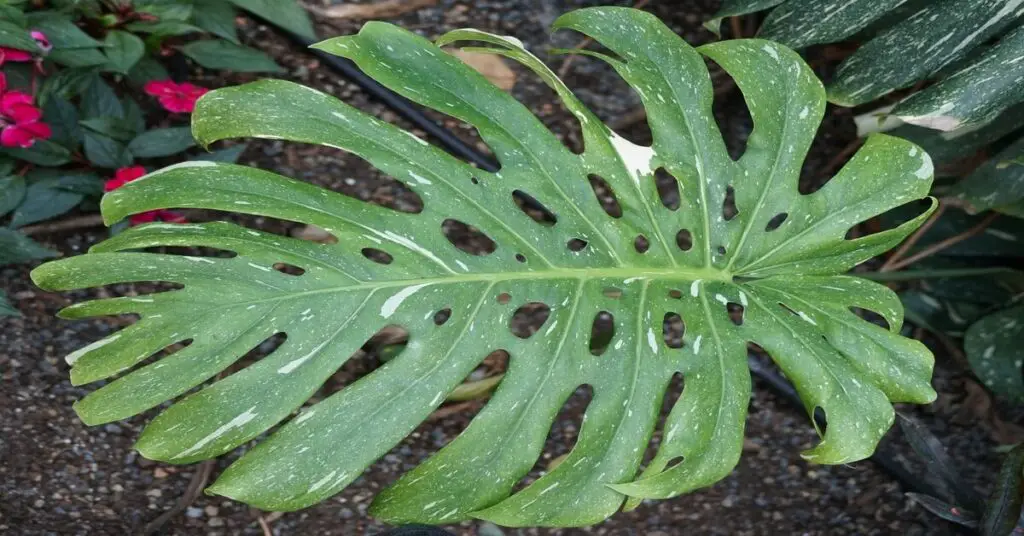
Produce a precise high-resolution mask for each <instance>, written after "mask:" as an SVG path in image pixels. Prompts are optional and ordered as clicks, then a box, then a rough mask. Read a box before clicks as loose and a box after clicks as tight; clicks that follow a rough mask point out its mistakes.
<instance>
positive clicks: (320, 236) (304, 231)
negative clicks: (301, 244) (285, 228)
mask: <svg viewBox="0 0 1024 536" xmlns="http://www.w3.org/2000/svg"><path fill="white" fill-rule="evenodd" d="M291 234H292V236H294V237H295V238H300V239H302V240H309V241H310V242H319V243H321V244H334V243H336V242H337V241H338V239H337V238H335V237H334V235H332V234H331V233H328V232H327V231H325V230H323V229H321V228H319V227H317V226H316V225H307V226H305V227H297V228H295V229H292V233H291Z"/></svg>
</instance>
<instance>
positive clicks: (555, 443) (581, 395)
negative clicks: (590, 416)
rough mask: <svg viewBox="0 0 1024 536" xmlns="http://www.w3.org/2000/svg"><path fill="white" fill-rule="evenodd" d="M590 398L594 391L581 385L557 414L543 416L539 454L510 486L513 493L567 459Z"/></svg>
mask: <svg viewBox="0 0 1024 536" xmlns="http://www.w3.org/2000/svg"><path fill="white" fill-rule="evenodd" d="M593 398H594V389H593V388H592V387H591V386H590V385H586V384H584V385H581V386H579V387H577V388H576V390H575V391H574V392H573V393H572V394H571V395H570V396H569V397H568V398H567V400H566V401H565V402H564V403H563V404H562V407H561V409H559V411H558V413H557V414H555V415H551V416H548V417H543V418H544V419H546V423H547V425H548V427H549V429H548V434H547V439H546V440H545V442H544V448H543V450H542V454H541V455H540V457H539V458H538V459H537V462H536V463H534V465H533V468H532V469H530V472H529V473H527V474H526V476H524V477H523V478H522V479H521V480H520V481H519V482H517V483H516V485H515V486H513V488H512V493H513V494H514V493H517V492H518V491H521V490H523V489H525V488H526V487H528V486H529V485H531V484H533V483H535V482H536V481H537V480H538V479H540V478H541V477H542V476H543V475H545V474H547V473H550V472H551V471H553V470H554V469H555V468H556V467H558V465H559V464H561V463H562V462H563V461H564V460H565V459H566V458H567V457H568V455H569V453H570V451H571V450H572V449H573V448H574V446H575V445H576V441H577V438H578V437H579V434H580V430H581V429H582V428H583V419H584V417H583V416H584V414H585V412H586V409H587V407H588V406H589V404H590V401H591V400H593Z"/></svg>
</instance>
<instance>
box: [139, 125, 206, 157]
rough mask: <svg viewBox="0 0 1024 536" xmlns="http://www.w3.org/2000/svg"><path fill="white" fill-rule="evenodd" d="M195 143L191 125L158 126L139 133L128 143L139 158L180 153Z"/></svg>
mask: <svg viewBox="0 0 1024 536" xmlns="http://www.w3.org/2000/svg"><path fill="white" fill-rule="evenodd" d="M195 145H196V142H195V140H194V139H193V138H192V129H191V128H189V127H171V128H156V129H153V130H150V131H147V132H143V133H142V134H139V136H138V137H136V138H135V139H134V140H132V142H131V143H129V144H128V150H130V151H131V152H132V154H134V155H135V156H136V157H137V158H155V157H159V156H170V155H172V154H178V153H180V152H182V151H185V150H186V149H188V148H190V147H195Z"/></svg>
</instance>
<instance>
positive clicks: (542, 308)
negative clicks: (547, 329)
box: [508, 302, 551, 339]
mask: <svg viewBox="0 0 1024 536" xmlns="http://www.w3.org/2000/svg"><path fill="white" fill-rule="evenodd" d="M549 316H551V308H550V307H548V305H547V304H546V303H542V302H529V303H526V304H523V305H522V306H520V307H519V308H518V309H516V312H515V313H513V314H512V318H511V319H509V324H508V328H509V331H511V332H512V334H513V335H515V336H516V337H519V338H520V339H529V338H530V337H531V336H532V335H533V334H534V333H537V331H538V330H540V328H541V327H543V326H544V324H545V323H546V322H547V321H548V317H549Z"/></svg>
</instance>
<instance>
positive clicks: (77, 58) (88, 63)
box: [46, 48, 107, 74]
mask: <svg viewBox="0 0 1024 536" xmlns="http://www.w3.org/2000/svg"><path fill="white" fill-rule="evenodd" d="M46 58H47V59H48V60H50V61H53V62H55V63H59V64H60V65H63V66H65V67H100V66H102V65H105V64H106V63H107V57H106V56H104V55H103V53H102V52H100V50H99V49H97V48H62V49H54V50H51V51H50V53H49V54H48V55H47V56H46ZM58 74H59V73H58Z"/></svg>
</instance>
